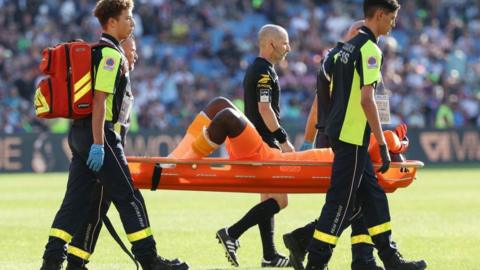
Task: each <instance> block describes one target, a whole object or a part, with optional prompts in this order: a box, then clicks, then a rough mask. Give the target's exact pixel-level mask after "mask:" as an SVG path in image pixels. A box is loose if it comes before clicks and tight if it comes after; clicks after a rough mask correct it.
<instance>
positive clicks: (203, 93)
mask: <svg viewBox="0 0 480 270" xmlns="http://www.w3.org/2000/svg"><path fill="white" fill-rule="evenodd" d="M399 2H400V3H401V4H402V8H401V10H400V12H399V16H398V20H397V25H396V28H395V29H394V31H393V32H392V33H391V35H390V36H389V37H387V38H381V40H380V46H381V47H382V48H383V51H384V60H385V61H384V66H383V71H382V72H383V77H384V84H383V87H380V88H381V89H379V91H380V92H382V93H386V94H388V95H389V96H390V108H391V120H392V125H395V124H396V123H399V122H406V123H408V124H409V125H410V126H411V127H436V128H449V127H460V128H463V127H479V126H480V116H479V110H480V42H478V40H480V6H479V5H478V0H423V1H421V0H415V1H413V0H408V1H407V0H403V1H402V0H400V1H399ZM94 4H95V1H93V0H75V1H74V0H42V1H39V0H0V133H21V132H34V131H36V130H45V129H51V130H52V131H53V132H65V131H66V129H68V124H65V123H64V122H62V121H49V122H45V121H41V120H38V119H36V117H35V115H34V107H33V102H32V99H33V94H34V91H35V85H36V83H37V82H38V81H39V80H40V78H41V75H40V73H39V71H38V63H39V61H40V55H41V50H42V49H43V48H45V47H48V46H52V45H55V44H57V43H60V42H62V41H67V40H71V39H75V38H82V39H84V40H87V41H91V42H95V41H96V40H97V39H98V37H99V35H100V33H101V29H100V26H99V25H98V23H97V21H96V18H94V17H93V16H92V9H93V6H94ZM361 4H362V0H345V1H338V0H337V1H335V0H332V1H327V0H323V1H322V0H282V1H280V0H203V1H202V0H177V1H168V0H136V1H135V9H134V15H135V20H136V29H135V36H136V39H137V47H138V53H139V56H140V58H139V61H138V63H137V65H136V69H135V70H134V72H133V74H132V78H133V88H134V94H135V96H136V100H135V113H134V114H135V115H134V116H135V123H136V124H137V125H138V127H140V128H144V129H156V130H160V131H161V130H166V129H168V128H171V127H185V126H186V125H188V123H189V122H190V121H191V119H192V118H193V116H194V115H195V114H196V113H197V112H198V111H199V109H201V108H202V107H203V106H204V105H205V104H206V103H207V102H208V101H209V100H210V99H211V98H212V97H215V96H218V95H222V96H225V97H228V98H230V99H232V100H234V102H235V103H236V104H237V105H238V106H240V107H242V106H243V102H242V98H243V89H242V79H243V75H244V73H245V69H246V67H247V66H248V64H249V63H250V62H251V61H252V60H253V59H254V58H255V57H256V54H257V52H258V49H257V47H256V35H257V31H258V30H259V28H260V27H261V26H262V25H263V24H265V23H275V24H279V25H282V26H283V27H285V28H286V29H287V30H288V33H289V35H290V41H291V47H292V52H291V53H290V54H289V55H288V56H287V61H284V62H282V63H281V64H279V65H278V66H277V67H276V68H277V72H278V74H279V78H280V83H281V87H282V99H281V102H282V104H281V110H282V119H283V121H284V122H287V123H288V121H292V122H301V121H305V120H306V116H307V114H308V111H309V109H310V106H311V103H312V100H313V96H314V93H315V79H316V71H317V68H318V65H319V62H320V60H321V58H322V56H323V55H324V53H325V52H326V50H327V49H329V48H330V47H332V46H334V44H335V42H336V41H337V40H339V39H340V38H341V36H342V34H343V33H344V31H345V30H346V28H347V27H348V26H349V25H350V24H351V23H352V22H353V21H354V20H356V19H359V18H362V16H363V14H362V8H361ZM62 123H63V124H62ZM137 125H135V126H137Z"/></svg>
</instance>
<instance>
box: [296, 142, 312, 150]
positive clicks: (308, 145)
mask: <svg viewBox="0 0 480 270" xmlns="http://www.w3.org/2000/svg"><path fill="white" fill-rule="evenodd" d="M312 148H313V143H311V142H307V141H304V142H303V143H302V146H300V150H299V151H305V150H310V149H312Z"/></svg>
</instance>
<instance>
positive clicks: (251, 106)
mask: <svg viewBox="0 0 480 270" xmlns="http://www.w3.org/2000/svg"><path fill="white" fill-rule="evenodd" d="M243 90H244V102H245V115H246V116H247V118H248V119H249V120H250V121H251V122H252V123H253V125H254V126H255V128H256V129H257V131H258V133H259V134H260V136H262V139H263V141H264V142H266V143H267V144H268V145H269V146H270V147H272V148H279V146H278V145H277V141H276V139H275V138H274V137H273V134H272V132H270V130H268V127H267V125H266V124H265V122H264V121H263V118H262V116H261V115H260V112H259V111H258V103H259V102H266V103H270V104H271V107H272V109H273V112H274V113H275V117H276V118H277V121H278V122H279V123H280V107H279V100H280V85H279V83H278V76H277V73H276V72H275V69H274V68H273V65H272V64H271V63H270V62H268V61H267V60H265V59H264V58H261V57H257V58H256V59H255V61H253V63H252V64H250V66H249V67H248V69H247V72H246V74H245V77H244V79H243Z"/></svg>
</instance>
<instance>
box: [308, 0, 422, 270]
mask: <svg viewBox="0 0 480 270" xmlns="http://www.w3.org/2000/svg"><path fill="white" fill-rule="evenodd" d="M399 8H400V5H399V4H398V3H397V1H396V0H365V1H364V13H365V18H366V19H365V26H363V27H361V28H360V33H359V34H358V35H357V36H355V37H354V38H353V39H351V40H349V41H347V42H346V43H344V44H343V46H342V47H341V49H340V50H339V51H338V53H336V54H335V55H334V65H333V69H332V78H331V79H332V93H331V108H330V111H329V114H328V117H327V122H326V129H325V132H326V135H327V136H328V138H329V139H330V143H331V146H332V148H333V151H334V153H335V157H334V161H333V166H332V177H331V187H330V188H329V190H328V191H327V195H326V202H325V205H324V207H323V209H322V212H321V215H320V218H319V220H318V221H317V222H316V224H315V231H314V233H313V239H312V240H311V242H310V245H309V247H308V251H309V255H308V263H307V267H306V269H327V264H328V261H329V260H330V258H331V256H332V252H333V248H334V247H335V245H336V243H337V241H338V237H339V236H340V234H341V233H342V231H343V230H344V229H345V228H346V227H347V226H348V225H349V222H350V220H351V219H352V218H353V216H354V207H355V206H358V204H359V203H360V202H363V203H362V204H361V205H362V207H363V209H362V212H363V213H364V215H365V220H366V224H367V226H368V227H369V229H368V232H369V234H370V236H372V240H373V242H374V243H375V245H376V247H377V248H378V250H379V255H380V258H381V259H382V261H383V263H384V265H385V267H386V269H387V270H400V269H402V270H408V269H412V270H413V269H425V268H426V264H425V262H423V261H420V262H409V261H406V260H404V259H403V258H402V257H401V255H400V253H399V252H398V251H397V250H396V247H395V245H394V243H393V242H392V241H391V227H390V222H389V214H388V204H381V205H377V204H375V203H374V202H372V201H371V200H370V201H369V200H368V197H369V196H370V195H371V193H372V192H373V191H372V190H371V189H369V188H362V187H360V184H361V181H362V178H365V179H372V178H373V179H374V177H375V173H374V171H373V166H372V163H371V161H370V159H369V158H368V152H367V149H368V144H369V137H370V133H371V131H373V134H374V135H375V137H376V139H377V141H378V142H379V145H380V152H381V157H382V163H383V164H382V166H381V167H380V169H379V171H380V172H382V173H384V172H386V171H387V170H388V167H389V165H390V156H389V154H388V149H387V146H386V143H385V138H384V136H383V131H382V127H381V125H380V120H379V116H378V111H377V107H376V103H375V100H374V91H375V87H376V84H377V82H378V81H379V80H380V79H381V74H380V67H381V64H382V54H381V51H380V49H379V48H378V46H377V39H378V37H379V36H380V35H386V34H388V33H389V32H390V30H391V28H392V27H393V26H394V25H395V20H396V17H397V12H398V9H399ZM362 186H364V187H368V186H365V185H362ZM359 187H360V188H359ZM357 189H358V194H357ZM385 219H387V220H388V221H387V222H383V223H382V222H381V221H382V220H385ZM372 224H377V225H376V226H373V227H370V226H369V225H372Z"/></svg>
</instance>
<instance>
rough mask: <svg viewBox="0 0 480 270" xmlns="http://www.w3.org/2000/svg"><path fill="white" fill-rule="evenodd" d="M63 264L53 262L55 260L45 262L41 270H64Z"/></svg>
mask: <svg viewBox="0 0 480 270" xmlns="http://www.w3.org/2000/svg"><path fill="white" fill-rule="evenodd" d="M62 264H63V262H59V261H53V260H43V263H42V267H40V270H62V269H63V266H62Z"/></svg>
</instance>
